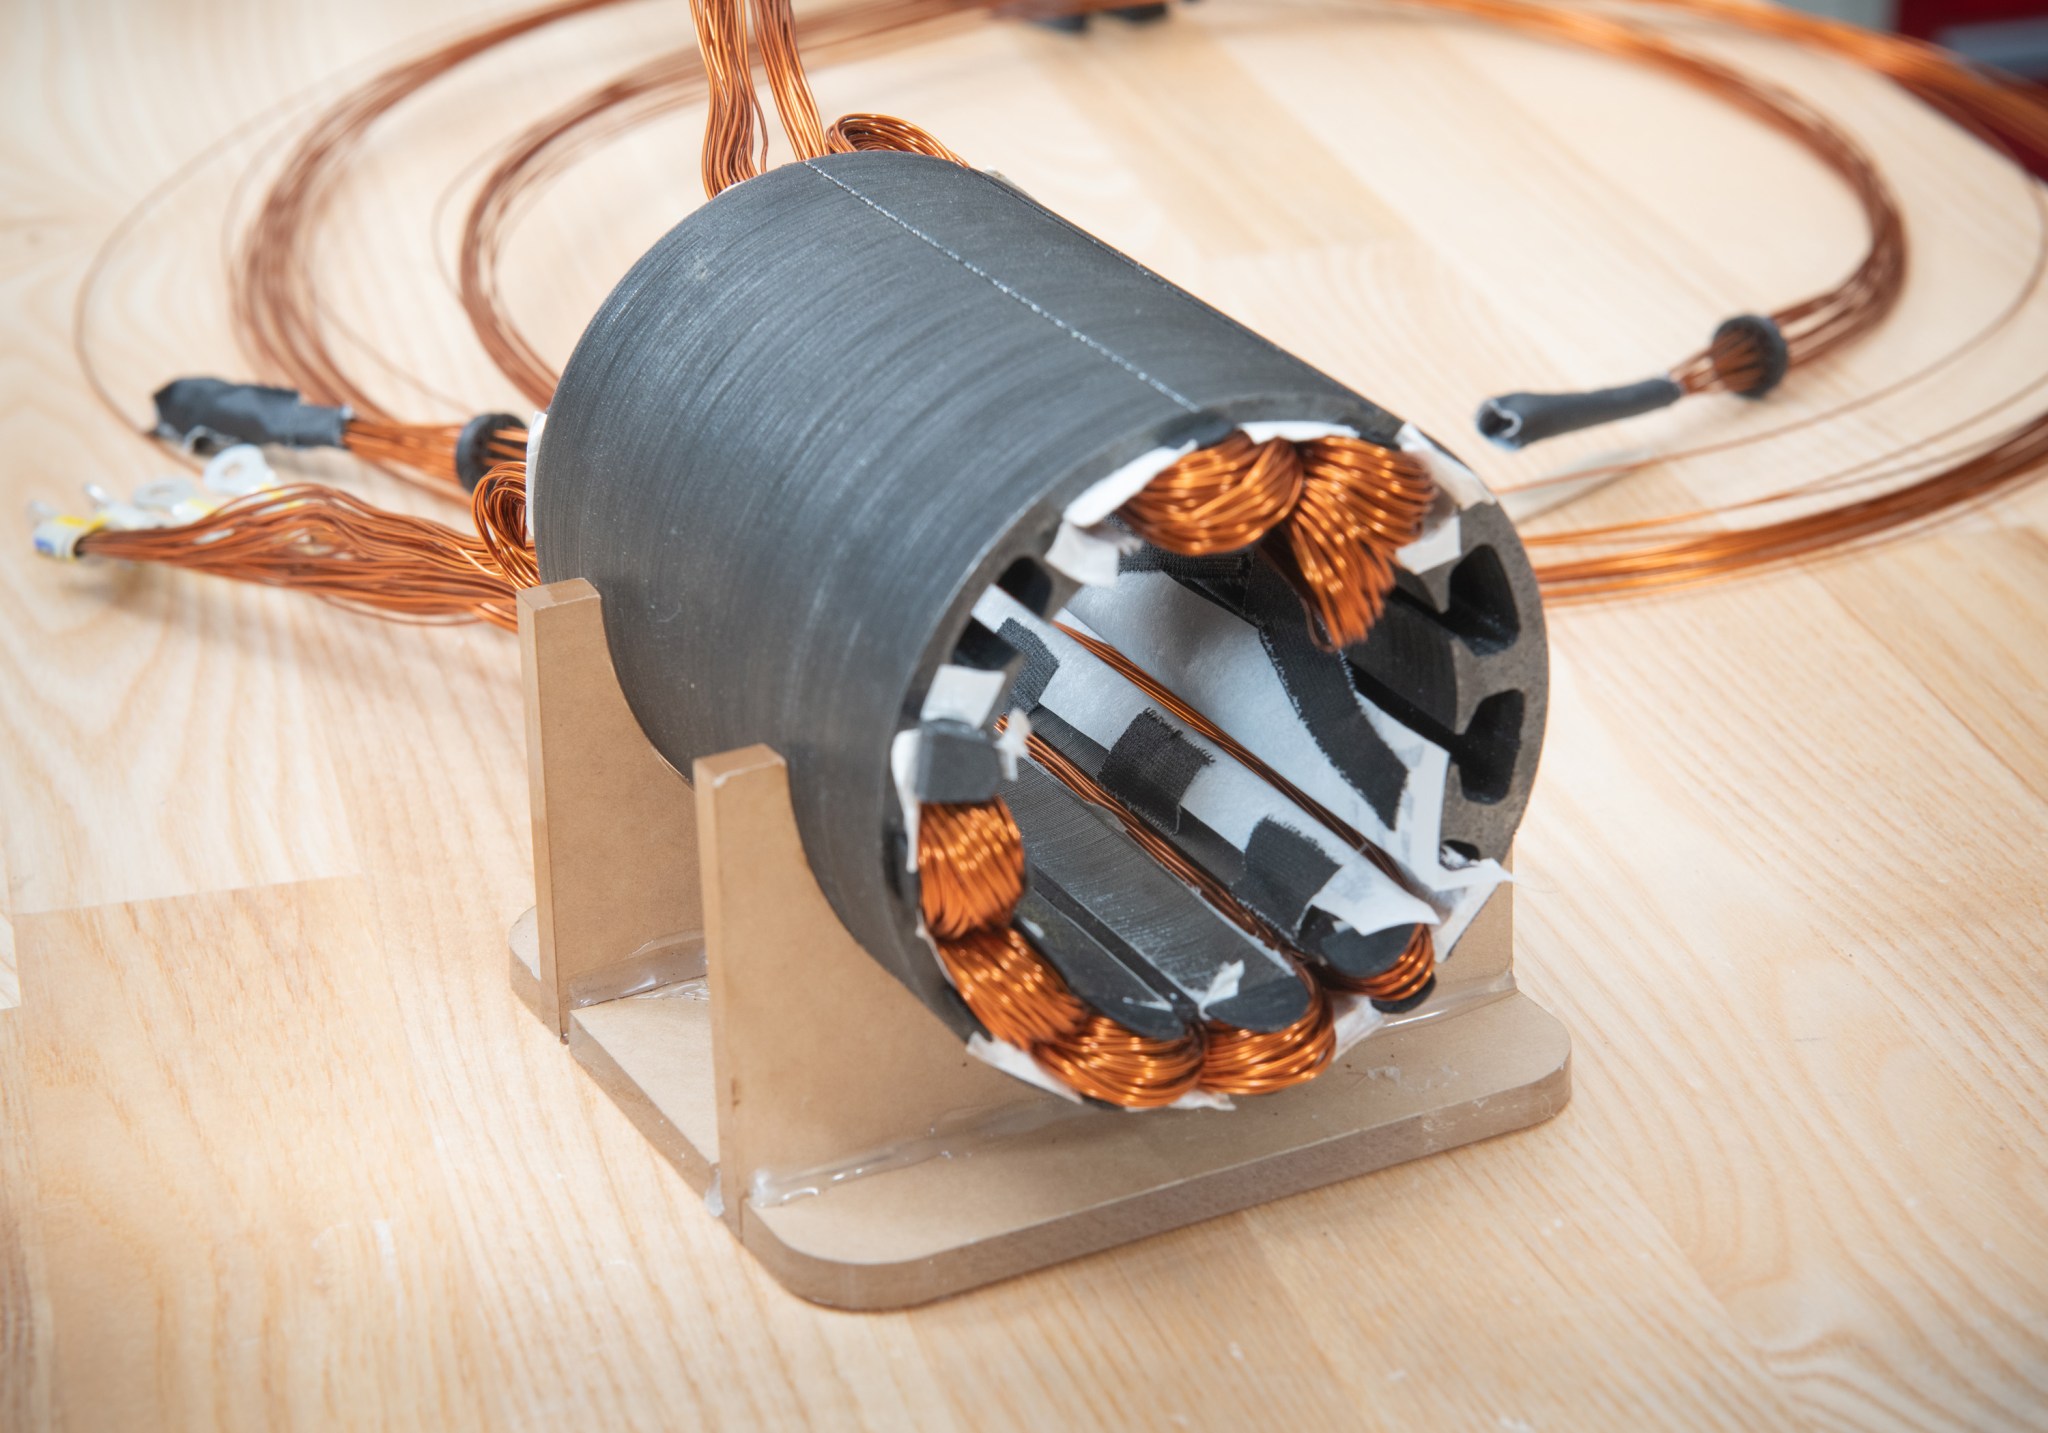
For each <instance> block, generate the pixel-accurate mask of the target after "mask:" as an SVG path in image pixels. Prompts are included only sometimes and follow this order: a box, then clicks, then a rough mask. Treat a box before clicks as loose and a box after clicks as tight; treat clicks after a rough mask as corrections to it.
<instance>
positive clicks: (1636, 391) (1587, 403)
mask: <svg viewBox="0 0 2048 1433" xmlns="http://www.w3.org/2000/svg"><path fill="white" fill-rule="evenodd" d="M1683 397H1685V390H1684V389H1683V388H1681V387H1679V386H1678V385H1677V384H1676V383H1674V382H1672V381H1671V380H1670V379H1669V378H1646V379H1644V380H1643V381H1642V382H1641V383H1629V384H1624V385H1623V386H1622V387H1620V388H1598V389H1595V390H1593V391H1592V392H1590V393H1503V394H1502V395H1501V396H1500V397H1498V398H1489V399H1487V400H1486V401H1485V402H1484V403H1482V404H1480V405H1479V416H1478V417H1477V418H1476V419H1475V420H1474V422H1476V423H1477V425H1478V427H1479V431H1480V433H1481V434H1483V435H1484V436H1486V437H1487V438H1490V439H1492V440H1493V441H1494V442H1495V443H1498V444H1499V445H1500V446H1501V447H1503V448H1507V449H1510V450H1514V449H1518V448H1526V447H1528V446H1529V445H1530V444H1531V443H1540V442H1542V441H1543V440H1544V439H1545V438H1555V437H1558V436H1560V435H1562V434H1565V433H1576V432H1578V431H1579V430H1580V429H1582V428H1597V427H1598V426H1600V425H1601V424H1602V423H1618V422H1620V421H1621V420H1622V419H1623V418H1640V417H1641V416H1642V415H1643V414H1645V413H1654V412H1656V411H1657V410H1658V409H1659V408H1669V407H1670V406H1671V405H1672V404H1674V403H1676V402H1677V401H1678V400H1679V399H1681V398H1683Z"/></svg>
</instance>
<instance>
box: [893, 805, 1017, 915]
mask: <svg viewBox="0 0 2048 1433" xmlns="http://www.w3.org/2000/svg"><path fill="white" fill-rule="evenodd" d="M917 872H918V900H919V904H920V906H921V907H922V909H923V911H924V923H925V924H926V925H927V926H929V927H930V928H931V932H932V934H933V935H935V936H938V937H940V938H941V939H948V938H951V937H955V936H961V935H965V934H966V933H967V932H968V931H971V930H973V929H975V928H976V927H979V926H996V925H1001V924H1003V923H1004V922H1005V921H1007V920H1009V918H1010V913H1011V912H1012V911H1014V910H1016V909H1017V902H1018V901H1019V900H1021V899H1023V896H1024V833H1023V832H1021V831H1019V830H1018V829H1017V818H1016V817H1014V816H1012V815H1011V814H1010V808H1009V807H1008V806H1007V805H1005V804H1004V803H1003V802H1001V801H984V802H976V803H972V804H969V803H964V802H963V803H958V804H953V803H944V802H927V803H926V804H925V805H924V806H922V807H920V808H919V810H918V818H917Z"/></svg>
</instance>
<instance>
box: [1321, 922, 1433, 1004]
mask: <svg viewBox="0 0 2048 1433" xmlns="http://www.w3.org/2000/svg"><path fill="white" fill-rule="evenodd" d="M1317 973H1318V975H1319V976H1320V977H1321V979H1322V982H1323V984H1325V985H1327V986H1329V987H1330V989H1332V990H1342V991H1345V992H1347V993H1349V994H1352V995H1365V996H1370V997H1371V998H1372V999H1374V1000H1382V1001H1385V1002H1386V1003H1387V1004H1389V1005H1398V1004H1399V1003H1400V1002H1402V1001H1403V1000H1413V999H1414V998H1415V997H1416V996H1418V995H1420V994H1421V993H1422V991H1423V988H1424V987H1425V986H1427V985H1428V984H1429V982H1430V980H1431V979H1432V978H1433V977H1434V976H1435V975H1436V937H1435V935H1434V934H1432V933H1431V931H1430V928H1429V927H1428V926H1426V925H1418V926H1417V927H1415V934H1413V935H1411V936H1410V937H1408V944H1407V946H1406V948H1404V949H1403V950H1402V952H1401V954H1400V956H1399V957H1398V958H1397V959H1396V960H1395V961H1394V963H1393V964H1392V965H1391V966H1389V967H1388V968H1387V969H1385V970H1383V971H1381V972H1380V973H1379V974H1378V975H1364V976H1359V975H1346V974H1344V972H1343V971H1341V970H1334V969H1326V970H1322V971H1319V972H1317Z"/></svg>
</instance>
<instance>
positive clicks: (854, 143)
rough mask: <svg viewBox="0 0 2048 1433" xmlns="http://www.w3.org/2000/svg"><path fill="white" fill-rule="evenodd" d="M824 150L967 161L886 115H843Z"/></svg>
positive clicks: (835, 123)
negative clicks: (872, 151)
mask: <svg viewBox="0 0 2048 1433" xmlns="http://www.w3.org/2000/svg"><path fill="white" fill-rule="evenodd" d="M825 148H826V149H827V150H828V151H830V152H831V153H833V154H845V153H848V152H849V151H852V150H857V149H893V150H899V151H901V152H903V153H906V154H929V155H930V156H931V157H932V158H934V159H950V160H952V161H953V162H954V163H955V164H965V163H966V162H967V161H966V160H964V159H962V158H961V157H960V156H959V155H957V154H955V153H954V152H953V151H952V150H950V149H948V148H947V147H946V146H945V145H943V144H941V143H940V142H939V141H938V140H937V139H934V138H933V137H932V136H931V135H929V134H927V133H925V131H923V130H922V129H919V128H918V127H917V126H916V125H914V124H912V123H911V122H910V121H909V120H907V119H898V118H896V116H894V115H889V114H843V115H841V116H839V118H838V119H836V120H834V121H833V122H832V128H831V129H830V130H828V131H827V132H826V135H825Z"/></svg>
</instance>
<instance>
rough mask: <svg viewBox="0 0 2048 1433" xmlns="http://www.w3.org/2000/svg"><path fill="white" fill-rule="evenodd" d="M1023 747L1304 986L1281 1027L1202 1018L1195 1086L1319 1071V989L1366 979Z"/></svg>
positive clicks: (1385, 980) (1055, 759)
mask: <svg viewBox="0 0 2048 1433" xmlns="http://www.w3.org/2000/svg"><path fill="white" fill-rule="evenodd" d="M1027 744H1028V747H1029V749H1030V753H1031V759H1032V760H1033V761H1035V762H1037V763H1038V765H1039V766H1041V767H1043V768H1044V769H1045V771H1046V772H1047V774H1048V775H1050V776H1052V777H1053V778H1054V779H1055V780H1057V781H1058V782H1059V783H1060V784H1061V785H1063V786H1065V787H1066V788H1067V789H1068V790H1070V791H1072V792H1073V793H1074V794H1075V795H1077V796H1079V797H1080V798H1081V799H1082V800H1084V801H1088V802H1090V803H1092V804H1094V805H1096V806H1099V807H1101V808H1103V809H1104V810H1106V811H1108V812H1109V813H1110V814H1111V815H1113V816H1115V817H1116V818H1117V821H1118V823H1119V824H1120V825H1122V827H1123V828H1124V830H1125V832H1126V833H1127V834H1129V835H1130V837H1131V839H1132V840H1134V841H1136V842H1137V843H1138V845H1139V846H1140V847H1141V848H1143V850H1144V851H1145V853H1146V854H1147V855H1149V856H1150V857H1152V859H1153V860H1155V861H1157V862H1159V864H1160V865H1162V866H1164V867H1165V868H1166V869H1167V870H1169V871H1171V872H1172V873H1173V874H1174V875H1175V876H1176V877H1178V878H1179V879H1180V880H1181V881H1182V882H1183V883H1185V884H1187V885H1189V886H1191V887H1193V888H1194V889H1195V891H1196V892H1197V893H1198V894H1199V895H1200V896H1201V897H1202V899H1203V900H1205V901H1207V902H1208V903H1209V905H1210V906H1211V907H1213V908H1214V909H1215V910H1216V911H1217V912H1218V913H1219V914H1221V915H1223V916H1224V917H1225V918H1227V919H1228V920H1230V921H1231V922H1232V923H1234V924H1235V925H1237V926H1238V927H1239V928H1240V929H1241V930H1243V931H1244V932H1245V933H1246V934H1248V935H1250V936H1252V937H1253V938H1254V939H1256V940H1259V941H1262V942H1264V943H1265V944H1267V945H1269V946H1272V947H1273V948H1274V949H1276V950H1279V951H1281V952H1282V953H1283V954H1285V955H1287V956H1288V957H1289V958H1290V959H1291V960H1292V961H1293V962H1294V966H1295V969H1296V971H1297V972H1299V973H1300V974H1301V976H1302V979H1303V981H1304V982H1305V983H1306V984H1307V985H1308V987H1309V990H1310V995H1309V1008H1308V1010H1307V1011H1306V1012H1305V1013H1304V1014H1303V1015H1302V1017H1301V1018H1300V1019H1299V1020H1296V1021H1295V1022H1294V1023H1293V1024H1291V1025H1289V1026H1287V1027H1286V1028H1284V1029H1281V1030H1272V1031H1255V1030H1240V1029H1237V1028H1235V1027H1232V1026H1226V1025H1223V1024H1221V1023H1219V1022H1216V1021H1210V1022H1208V1024H1207V1026H1206V1029H1205V1032H1204V1033H1205V1037H1206V1038H1205V1040H1204V1042H1203V1044H1204V1054H1203V1057H1202V1066H1201V1070H1202V1072H1201V1077H1200V1080H1199V1084H1200V1086H1201V1088H1203V1089H1206V1090H1214V1091H1215V1092H1217V1093H1219V1094H1264V1093H1268V1092H1270V1091H1273V1090H1279V1089H1285V1088H1287V1087H1288V1086H1289V1085H1297V1084H1302V1083H1304V1082H1306V1081H1308V1080H1312V1079H1314V1078H1315V1077H1316V1075H1318V1074H1319V1073H1321V1071H1322V1070H1323V1068H1324V1067H1325V1066H1326V1065H1328V1064H1329V1063H1330V1060H1331V1058H1332V1057H1333V1056H1334V1054H1335V1052H1336V1037H1335V1023H1334V1020H1335V1017H1334V1012H1333V1011H1332V1009H1331V1006H1330V1001H1329V996H1328V995H1327V994H1326V993H1325V991H1326V987H1327V988H1328V989H1335V990H1340V991H1343V992H1345V993H1347V994H1367V995H1372V994H1374V992H1373V991H1372V990H1368V989H1366V988H1365V986H1366V985H1367V984H1368V983H1371V982H1367V981H1359V980H1357V979H1355V978H1349V977H1344V976H1342V975H1340V974H1339V973H1338V972H1337V971H1336V970H1334V969H1333V968H1332V967H1330V966H1327V965H1325V964H1323V963H1322V962H1320V961H1315V960H1312V959H1310V958H1309V957H1308V956H1306V955H1304V954H1303V953H1302V952H1301V951H1298V950H1296V949H1294V948H1293V947H1292V946H1291V945H1289V944H1288V942H1287V941H1286V940H1285V939H1284V938H1283V937H1282V936H1281V935H1280V933H1279V932H1277V931H1275V930H1274V929H1273V928H1272V927H1270V926H1268V925H1267V924H1266V923H1265V922H1264V921H1262V920H1260V919H1259V917H1258V916H1257V915H1255V914H1254V913H1253V912H1252V911H1251V910H1250V909H1249V908H1248V907H1247V906H1245V905H1244V903H1243V902H1241V901H1239V900H1238V899H1237V898H1236V897H1235V896H1233V895H1232V894H1231V893H1230V890H1229V888H1228V887H1226V886H1225V885H1224V884H1223V883H1222V882H1221V881H1219V880H1217V879H1216V878H1215V877H1214V876H1212V875H1210V874H1209V873H1208V872H1207V871H1205V870H1203V869H1202V868H1201V867H1200V866H1198V865H1196V864H1195V863H1194V862H1193V861H1190V860H1189V859H1188V858H1187V857H1185V856H1183V855H1182V854H1181V853H1180V852H1179V851H1178V850H1176V849H1174V847H1173V845H1172V843H1170V842H1169V841H1167V840H1166V838H1165V837H1163V836H1161V835H1160V834H1159V833H1158V832H1156V831H1154V830H1153V829H1152V828H1151V827H1150V826H1148V825H1146V824H1145V822H1144V821H1143V820H1142V819H1140V818H1139V817H1138V816H1136V815H1135V814H1133V813H1132V812H1130V811H1128V810H1126V809H1125V808H1124V806H1123V805H1122V804H1121V803H1120V802H1118V801H1117V800H1116V798H1115V797H1114V796H1112V795H1110V793H1109V792H1108V791H1106V790H1105V789H1104V788H1103V787H1102V785H1101V784H1100V783H1099V782H1097V781H1096V780H1095V779H1094V778H1093V777H1091V776H1090V775H1088V773H1087V772H1085V771H1083V770H1082V769H1081V768H1080V767H1078V766H1076V765H1075V764H1074V763H1073V762H1071V761H1069V760H1068V759H1067V758H1066V757H1065V756H1063V755H1062V754H1061V753H1060V751H1059V750H1058V748H1056V747H1054V746H1053V745H1052V744H1051V743H1049V742H1047V741H1046V740H1045V739H1044V738H1043V737H1040V736H1036V735H1034V736H1032V737H1031V738H1030V739H1029V742H1028V743H1027ZM1419 929H1420V930H1422V931H1423V935H1422V936H1421V937H1420V940H1421V942H1422V947H1423V949H1424V951H1425V952H1428V954H1427V956H1426V959H1427V961H1428V962H1429V964H1430V965H1431V966H1433V965H1434V960H1435V956H1434V947H1433V945H1432V944H1430V942H1429V938H1428V935H1427V927H1419ZM1415 945H1416V940H1415V939H1413V938H1411V940H1410V942H1409V949H1410V950H1411V951H1412V950H1413V949H1414V948H1415ZM1407 960H1408V955H1407V954H1406V953H1404V954H1403V956H1402V960H1401V961H1400V962H1397V963H1396V965H1395V967H1394V970H1395V971H1399V970H1402V969H1403V968H1404V967H1403V962H1406V961H1407ZM1427 978H1428V970H1427V969H1425V972H1424V975H1423V980H1422V981H1417V982H1415V983H1414V989H1420V987H1421V984H1422V983H1423V982H1424V981H1426V980H1427ZM1372 980H1373V981H1377V982H1380V987H1381V988H1386V989H1395V988H1401V989H1407V988H1408V987H1407V983H1406V981H1405V979H1396V978H1395V977H1394V972H1393V971H1390V972H1388V973H1387V974H1386V975H1384V976H1379V977H1373V978H1372ZM1410 993H1412V991H1411V992H1410ZM1375 998H1379V999H1385V998H1388V997H1384V996H1375ZM1167 1103H1171V1101H1168V1102H1167Z"/></svg>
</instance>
